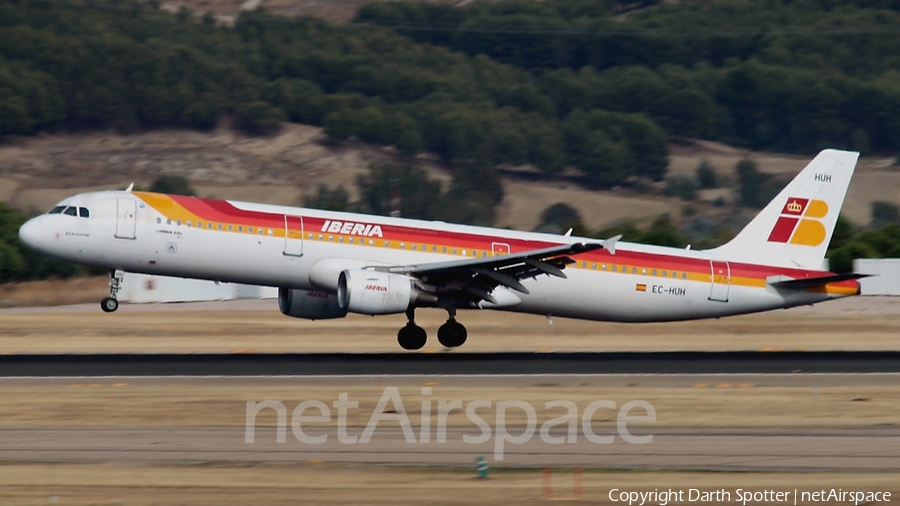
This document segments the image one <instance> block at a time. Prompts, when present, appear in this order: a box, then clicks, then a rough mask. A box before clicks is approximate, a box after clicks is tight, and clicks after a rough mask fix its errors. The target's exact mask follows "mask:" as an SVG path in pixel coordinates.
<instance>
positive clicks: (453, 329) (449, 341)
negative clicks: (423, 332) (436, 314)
mask: <svg viewBox="0 0 900 506" xmlns="http://www.w3.org/2000/svg"><path fill="white" fill-rule="evenodd" d="M447 313H448V314H449V318H448V319H447V323H445V324H443V325H441V326H440V328H438V341H440V343H441V344H443V345H444V346H446V347H448V348H456V347H457V346H462V345H463V343H465V342H466V337H467V336H468V333H467V332H466V328H465V327H463V324H462V323H459V322H458V321H456V309H448V310H447Z"/></svg>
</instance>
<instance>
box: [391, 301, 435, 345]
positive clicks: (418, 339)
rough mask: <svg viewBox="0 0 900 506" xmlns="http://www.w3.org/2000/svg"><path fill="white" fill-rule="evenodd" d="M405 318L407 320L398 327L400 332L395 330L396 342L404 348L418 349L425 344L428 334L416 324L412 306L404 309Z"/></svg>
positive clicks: (414, 311)
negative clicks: (400, 327) (403, 325)
mask: <svg viewBox="0 0 900 506" xmlns="http://www.w3.org/2000/svg"><path fill="white" fill-rule="evenodd" d="M406 318H407V319H408V320H409V322H407V323H406V326H405V327H403V328H402V329H400V332H397V342H398V343H400V347H401V348H403V349H404V350H418V349H420V348H422V347H423V346H425V341H427V340H428V334H426V333H425V329H423V328H422V327H420V326H418V325H416V310H415V309H414V308H409V309H407V310H406Z"/></svg>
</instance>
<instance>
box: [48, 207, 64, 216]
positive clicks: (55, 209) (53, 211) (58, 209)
mask: <svg viewBox="0 0 900 506" xmlns="http://www.w3.org/2000/svg"><path fill="white" fill-rule="evenodd" d="M65 208H66V206H56V207H54V208H53V209H51V210H50V212H49V213H47V214H60V213H62V212H63V209H65Z"/></svg>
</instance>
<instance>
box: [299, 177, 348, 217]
mask: <svg viewBox="0 0 900 506" xmlns="http://www.w3.org/2000/svg"><path fill="white" fill-rule="evenodd" d="M303 205H304V207H311V208H313V209H325V210H327V211H348V210H350V192H348V191H347V189H346V188H344V185H337V186H335V187H334V189H329V188H328V186H327V185H326V184H325V183H319V186H318V188H316V193H314V194H312V195H308V196H306V197H305V198H304V199H303Z"/></svg>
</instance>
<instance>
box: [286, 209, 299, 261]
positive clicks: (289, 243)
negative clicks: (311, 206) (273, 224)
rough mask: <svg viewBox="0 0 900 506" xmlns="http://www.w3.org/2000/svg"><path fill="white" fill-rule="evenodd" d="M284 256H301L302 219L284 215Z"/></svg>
mask: <svg viewBox="0 0 900 506" xmlns="http://www.w3.org/2000/svg"><path fill="white" fill-rule="evenodd" d="M284 254H285V255H288V256H296V257H300V256H303V217H302V216H289V215H284Z"/></svg>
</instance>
